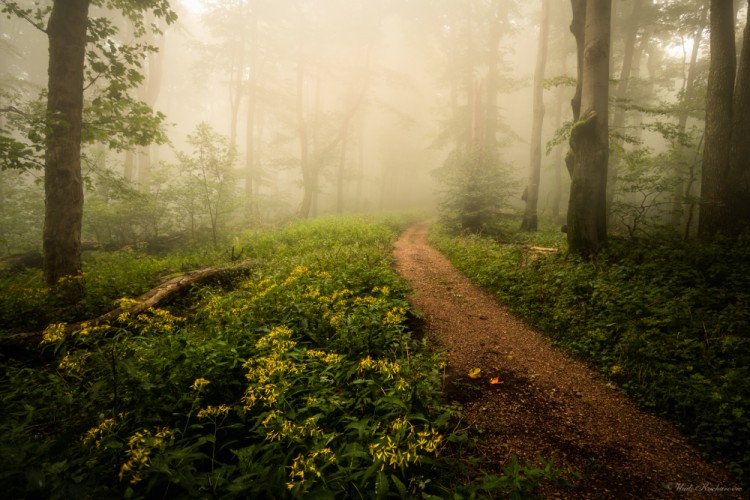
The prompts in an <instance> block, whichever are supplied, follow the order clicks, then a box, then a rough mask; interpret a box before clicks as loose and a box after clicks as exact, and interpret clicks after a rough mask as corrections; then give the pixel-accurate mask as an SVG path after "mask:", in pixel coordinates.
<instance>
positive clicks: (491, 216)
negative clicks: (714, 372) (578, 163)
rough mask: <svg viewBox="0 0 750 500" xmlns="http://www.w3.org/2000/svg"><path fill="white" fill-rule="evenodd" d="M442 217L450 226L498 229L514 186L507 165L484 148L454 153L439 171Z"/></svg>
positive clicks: (485, 229)
mask: <svg viewBox="0 0 750 500" xmlns="http://www.w3.org/2000/svg"><path fill="white" fill-rule="evenodd" d="M437 177H438V180H439V182H440V183H441V185H442V188H441V191H440V192H439V212H440V216H441V220H442V221H443V222H444V223H445V224H446V225H447V226H449V227H452V228H461V229H465V230H468V231H472V232H481V231H490V232H496V231H497V227H498V224H499V223H500V221H501V219H502V216H503V209H505V208H507V201H508V198H509V197H510V194H511V192H512V190H513V188H514V187H515V182H514V180H513V179H512V178H511V174H510V170H509V168H508V166H507V165H505V164H504V163H502V161H500V159H499V158H497V157H496V155H494V154H491V153H490V151H488V150H486V149H485V148H475V149H474V150H473V151H472V152H471V153H469V154H468V155H464V154H460V153H457V152H454V153H452V154H451V155H450V156H449V158H448V159H447V160H446V162H445V165H444V166H443V168H442V169H440V170H439V171H438V172H437Z"/></svg>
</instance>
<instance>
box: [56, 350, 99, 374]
mask: <svg viewBox="0 0 750 500" xmlns="http://www.w3.org/2000/svg"><path fill="white" fill-rule="evenodd" d="M90 355H91V353H88V352H69V353H67V354H66V355H65V357H64V358H63V359H62V360H61V361H60V364H58V365H57V369H58V370H60V371H63V372H66V373H68V374H71V375H77V374H80V373H81V372H82V371H83V367H84V363H85V362H86V358H88V357H89V356H90Z"/></svg>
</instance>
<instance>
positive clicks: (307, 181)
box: [297, 45, 315, 219]
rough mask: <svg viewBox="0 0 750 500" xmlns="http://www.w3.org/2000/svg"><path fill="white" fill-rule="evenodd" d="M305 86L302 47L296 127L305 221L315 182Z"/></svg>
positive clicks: (301, 211) (308, 213)
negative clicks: (306, 117)
mask: <svg viewBox="0 0 750 500" xmlns="http://www.w3.org/2000/svg"><path fill="white" fill-rule="evenodd" d="M304 85H305V73H304V62H303V54H302V46H301V45H300V48H299V60H298V61H297V127H298V131H299V146H300V160H299V161H300V170H301V171H302V188H303V196H302V204H301V205H300V209H299V216H300V217H302V218H303V219H306V218H307V217H309V216H310V209H311V208H312V201H313V200H312V194H313V190H314V189H315V182H314V180H313V174H312V165H311V162H310V142H309V141H310V139H309V133H308V125H307V121H306V120H305V108H304V104H305V102H304V91H305V88H304Z"/></svg>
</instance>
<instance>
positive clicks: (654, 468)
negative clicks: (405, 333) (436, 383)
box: [394, 222, 743, 499]
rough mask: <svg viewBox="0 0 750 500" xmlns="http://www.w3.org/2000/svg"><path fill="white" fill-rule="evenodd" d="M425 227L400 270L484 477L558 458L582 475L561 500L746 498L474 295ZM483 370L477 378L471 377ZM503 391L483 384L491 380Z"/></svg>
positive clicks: (407, 241) (673, 434) (676, 439)
mask: <svg viewBox="0 0 750 500" xmlns="http://www.w3.org/2000/svg"><path fill="white" fill-rule="evenodd" d="M427 227H428V223H426V222H423V223H420V224H417V225H415V226H412V227H411V228H409V229H408V230H407V231H406V232H405V233H404V234H403V235H402V236H401V238H400V239H399V240H398V241H397V242H396V244H395V250H394V256H395V259H396V268H397V270H398V271H399V272H400V273H401V274H402V275H403V276H404V277H405V278H406V279H407V280H408V281H409V283H410V284H411V286H412V288H413V289H414V295H413V296H412V297H411V301H412V304H413V305H414V307H416V308H417V309H418V310H419V311H421V312H422V313H423V314H424V317H425V323H426V331H427V334H428V335H430V336H431V337H432V338H434V339H436V340H437V341H438V342H439V343H440V344H442V346H443V348H444V349H445V355H446V357H447V359H448V370H449V375H450V377H449V378H450V380H451V383H450V384H449V388H448V390H449V394H450V395H451V397H453V398H454V399H456V400H458V401H460V402H461V403H463V405H464V416H465V418H466V420H467V421H468V422H469V423H470V424H472V425H474V426H477V427H478V428H480V429H483V430H484V432H485V433H484V434H483V436H482V439H481V443H480V453H481V454H482V456H483V458H484V460H485V464H484V465H485V467H487V468H488V469H490V470H492V469H497V467H498V466H499V465H500V464H502V463H504V462H505V460H506V459H508V458H509V456H510V455H511V454H515V455H516V456H518V457H519V459H520V460H522V461H531V462H536V461H537V459H538V457H540V456H542V457H546V458H554V459H555V464H556V465H557V466H562V467H566V468H570V469H572V470H575V471H577V472H578V473H580V474H581V475H582V477H581V479H580V480H578V481H577V482H576V484H575V485H574V487H573V488H572V489H562V490H559V491H554V490H548V491H545V492H544V494H545V496H549V497H561V498H618V499H622V498H638V499H642V498H742V497H743V493H742V492H741V490H740V489H739V486H737V485H736V483H734V482H733V481H731V480H730V479H729V478H728V477H727V475H726V473H725V472H724V471H723V470H721V469H719V468H717V467H713V466H711V465H709V464H707V463H706V462H704V461H703V460H702V459H701V457H700V455H699V454H698V452H696V451H695V449H694V448H692V447H691V446H689V445H688V444H687V443H686V442H685V439H684V438H683V437H682V436H681V435H680V434H679V433H678V432H677V431H676V430H675V429H674V428H673V427H672V426H670V425H669V424H667V423H665V422H663V421H662V420H660V419H658V418H656V417H654V416H652V415H648V414H645V413H643V412H640V411H638V410H637V409H635V408H634V407H633V405H632V404H630V403H629V402H628V401H627V400H626V399H625V398H624V397H623V396H622V395H621V394H620V392H619V391H618V390H616V389H614V388H612V387H608V386H607V385H606V384H605V383H604V381H602V380H601V379H600V377H599V376H598V374H597V373H596V372H594V371H592V370H590V369H588V368H587V367H586V366H584V365H583V364H581V363H579V362H577V361H575V360H572V359H571V358H569V357H567V356H565V355H563V354H561V353H560V352H558V351H557V350H555V349H553V348H552V347H551V346H550V342H549V341H548V340H547V339H546V338H545V337H543V336H542V335H540V334H539V333H537V332H535V331H533V330H531V329H530V328H529V327H527V326H526V325H525V324H524V323H522V322H521V321H520V320H519V319H517V318H515V317H514V316H512V315H511V314H510V313H509V312H508V311H506V310H505V309H504V308H503V307H502V306H500V305H498V304H497V302H496V301H495V300H494V299H493V297H492V296H491V295H490V294H488V293H486V292H484V291H482V290H481V289H479V288H478V287H476V286H474V285H472V284H471V283H470V282H469V280H468V279H467V278H465V277H464V276H463V275H461V274H460V273H459V272H458V271H457V270H456V269H455V268H454V267H453V266H452V265H451V264H450V263H449V262H448V260H447V259H446V258H445V257H444V256H443V255H442V254H440V253H439V252H438V251H437V250H435V249H433V248H432V247H430V246H429V245H428V243H427ZM472 368H481V370H482V371H481V373H482V377H481V378H480V379H477V380H471V379H469V378H468V377H467V373H468V371H469V370H470V369H472ZM495 376H498V377H499V381H500V382H502V383H499V384H490V378H491V377H495Z"/></svg>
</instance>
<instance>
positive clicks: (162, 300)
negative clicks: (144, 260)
mask: <svg viewBox="0 0 750 500" xmlns="http://www.w3.org/2000/svg"><path fill="white" fill-rule="evenodd" d="M249 268H250V265H249V263H247V262H245V263H242V264H238V265H234V266H227V267H209V268H206V269H200V270H197V271H192V272H189V273H187V274H183V275H181V276H177V277H174V278H171V279H169V280H167V281H165V282H164V283H161V284H160V285H158V286H156V287H154V288H152V289H151V290H149V291H148V292H146V293H144V294H143V295H141V296H139V297H138V298H136V299H135V302H134V303H131V304H130V305H129V307H128V308H127V310H124V309H123V308H122V307H117V308H115V309H113V310H111V311H109V312H107V313H105V314H102V315H101V316H98V317H96V318H93V319H89V320H86V321H79V322H77V323H71V324H67V325H65V329H64V333H65V334H66V335H68V334H70V333H73V332H76V331H79V330H81V329H82V328H83V327H84V326H86V327H95V326H101V325H105V324H110V323H112V322H114V321H116V320H117V318H118V317H119V316H120V315H121V314H122V313H124V312H128V313H129V314H130V315H131V316H134V315H137V314H139V313H142V312H144V311H147V310H148V309H150V308H154V307H161V306H163V305H165V304H167V303H169V302H171V301H173V300H174V299H175V298H177V297H179V296H181V295H182V294H183V293H184V292H185V291H187V290H188V289H189V288H190V287H192V286H193V285H201V284H205V283H208V282H212V281H217V280H222V279H227V278H231V277H233V276H236V275H238V274H244V273H247V271H248V270H249ZM43 334H44V332H43V331H38V332H26V333H18V334H14V335H9V336H7V337H4V338H0V353H2V354H5V355H8V356H11V357H19V355H20V356H22V354H21V353H22V352H23V351H28V350H29V349H34V348H37V347H39V345H40V343H41V341H42V336H43Z"/></svg>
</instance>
